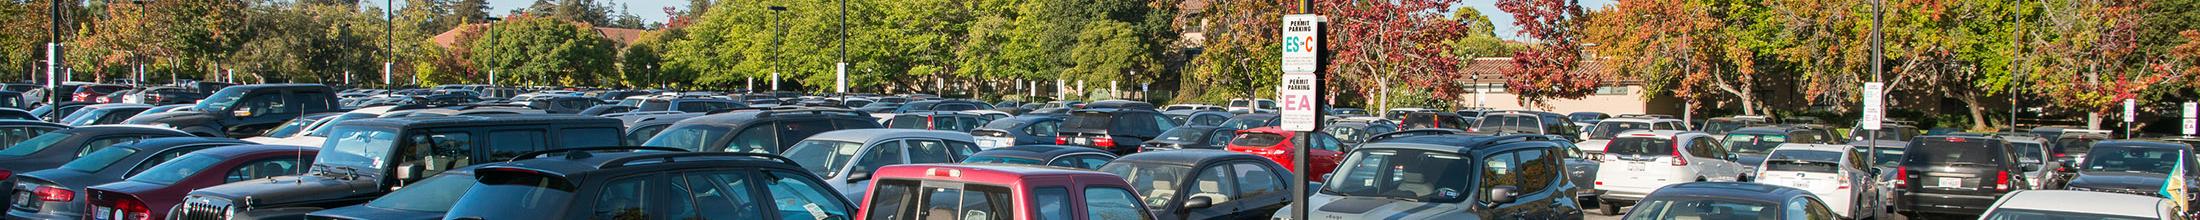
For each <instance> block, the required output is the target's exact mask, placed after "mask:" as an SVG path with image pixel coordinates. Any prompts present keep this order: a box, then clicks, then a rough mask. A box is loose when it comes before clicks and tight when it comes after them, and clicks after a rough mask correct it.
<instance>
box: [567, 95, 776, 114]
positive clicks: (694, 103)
mask: <svg viewBox="0 0 2200 220" xmlns="http://www.w3.org/2000/svg"><path fill="white" fill-rule="evenodd" d="M591 107H593V106H591ZM745 107H748V105H747V104H742V103H740V102H735V101H733V100H725V99H717V98H703V97H689V96H652V97H648V98H644V99H642V102H641V103H640V104H639V105H637V106H634V111H642V112H655V111H681V112H694V113H706V112H716V111H719V110H726V109H736V108H745ZM582 111H583V112H586V111H587V110H586V109H583V110H582Z"/></svg>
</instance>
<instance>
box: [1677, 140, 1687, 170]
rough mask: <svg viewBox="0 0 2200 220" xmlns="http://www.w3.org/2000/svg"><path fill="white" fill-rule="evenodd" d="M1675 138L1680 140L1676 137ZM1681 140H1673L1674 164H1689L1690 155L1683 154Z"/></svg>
mask: <svg viewBox="0 0 2200 220" xmlns="http://www.w3.org/2000/svg"><path fill="white" fill-rule="evenodd" d="M1673 140H1680V138H1678V137H1676V138H1674V139H1673ZM1681 150H1682V149H1681V142H1679V141H1674V142H1673V166H1688V156H1687V155H1681Z"/></svg>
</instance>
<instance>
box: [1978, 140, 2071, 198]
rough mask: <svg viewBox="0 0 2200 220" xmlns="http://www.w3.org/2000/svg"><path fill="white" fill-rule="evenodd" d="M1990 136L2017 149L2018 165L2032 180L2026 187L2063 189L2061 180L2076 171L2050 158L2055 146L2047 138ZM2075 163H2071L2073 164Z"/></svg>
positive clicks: (2012, 148)
mask: <svg viewBox="0 0 2200 220" xmlns="http://www.w3.org/2000/svg"><path fill="white" fill-rule="evenodd" d="M1958 134H1961V133H1958ZM1989 136H1993V137H1999V138H2001V140H2002V141H2006V142H2009V148H2010V149H2011V150H2015V151H2016V154H2017V157H2018V158H2017V163H2019V165H2018V166H2021V167H2023V168H2024V179H2027V180H2032V182H2031V185H2027V186H2025V188H2028V189H2035V190H2044V189H2062V187H2063V185H2065V184H2066V183H2064V182H2062V181H2061V180H2065V179H2069V178H2070V176H2071V175H2073V174H2071V172H2074V171H2071V170H2070V169H2066V168H2065V164H2062V161H2059V160H2055V159H2054V158H2049V157H2051V156H2054V153H2053V152H2051V151H2053V150H2054V148H2052V147H2048V146H2047V139H2046V138H2041V137H2038V136H2029V135H2026V136H2016V135H1998V134H1997V135H1989ZM2074 165H2075V164H2071V166H2074Z"/></svg>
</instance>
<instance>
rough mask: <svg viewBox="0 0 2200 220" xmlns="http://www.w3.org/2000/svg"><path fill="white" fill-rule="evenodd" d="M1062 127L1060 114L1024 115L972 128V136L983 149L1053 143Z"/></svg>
mask: <svg viewBox="0 0 2200 220" xmlns="http://www.w3.org/2000/svg"><path fill="white" fill-rule="evenodd" d="M1061 127H1062V117H1059V116H1040V115H1024V116H1016V117H1009V118H1003V119H1000V120H993V122H988V123H986V124H985V126H984V127H978V129H971V130H970V136H973V138H975V139H973V140H976V141H978V148H983V149H994V148H1002V147H1008V146H1017V145H1032V144H1053V143H1054V135H1055V134H1056V132H1060V130H1061Z"/></svg>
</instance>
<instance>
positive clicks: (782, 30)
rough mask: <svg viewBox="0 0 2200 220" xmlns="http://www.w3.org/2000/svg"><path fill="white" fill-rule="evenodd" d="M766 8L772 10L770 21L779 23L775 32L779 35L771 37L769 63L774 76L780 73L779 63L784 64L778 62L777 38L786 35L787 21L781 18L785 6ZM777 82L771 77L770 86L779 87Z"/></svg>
mask: <svg viewBox="0 0 2200 220" xmlns="http://www.w3.org/2000/svg"><path fill="white" fill-rule="evenodd" d="M768 8H770V9H771V10H772V21H773V22H777V23H779V30H777V31H779V33H778V34H773V35H772V62H771V63H772V73H774V74H777V73H779V72H780V71H779V66H781V65H783V64H781V62H785V61H782V60H780V57H779V56H780V55H779V54H780V52H779V38H781V36H786V35H787V19H785V18H783V16H784V15H785V14H786V13H784V12H787V6H777V5H773V6H771V7H768ZM778 80H779V78H778V77H772V83H773V84H772V85H779V84H778V83H779V81H778ZM772 89H773V90H778V89H779V88H778V87H776V86H775V87H772ZM749 92H756V91H749Z"/></svg>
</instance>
